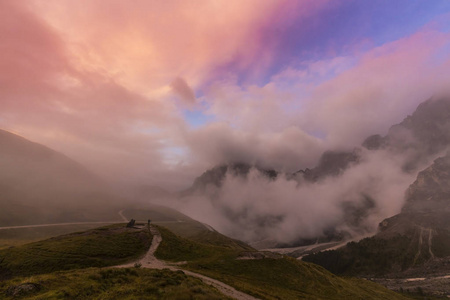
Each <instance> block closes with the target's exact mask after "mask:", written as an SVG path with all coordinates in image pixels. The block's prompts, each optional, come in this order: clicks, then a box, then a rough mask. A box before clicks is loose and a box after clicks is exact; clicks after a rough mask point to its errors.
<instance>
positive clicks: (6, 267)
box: [0, 225, 151, 279]
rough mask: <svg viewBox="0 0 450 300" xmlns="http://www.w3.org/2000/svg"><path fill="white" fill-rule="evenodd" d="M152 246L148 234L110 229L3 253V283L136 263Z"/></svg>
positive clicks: (0, 271)
mask: <svg viewBox="0 0 450 300" xmlns="http://www.w3.org/2000/svg"><path fill="white" fill-rule="evenodd" d="M150 243H151V236H150V234H149V233H148V231H147V230H141V229H133V228H125V226H124V225H111V226H106V227H100V228H97V229H93V230H88V231H84V232H78V233H72V234H67V235H62V236H59V237H54V238H50V239H47V240H43V241H39V242H34V243H30V244H26V245H22V246H18V247H13V248H9V249H3V250H0V279H5V278H11V277H14V276H26V275H34V274H43V273H50V272H54V271H59V270H69V269H81V268H89V267H105V266H112V265H118V264H121V263H123V262H127V261H130V260H134V259H136V258H138V257H139V256H141V255H143V254H144V253H145V252H146V251H147V249H148V247H149V246H150Z"/></svg>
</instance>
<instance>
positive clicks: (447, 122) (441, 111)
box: [181, 98, 450, 246]
mask: <svg viewBox="0 0 450 300" xmlns="http://www.w3.org/2000/svg"><path fill="white" fill-rule="evenodd" d="M448 147H450V98H432V99H429V100H427V101H425V102H423V103H422V104H420V105H419V106H418V107H417V109H416V111H415V112H414V113H413V114H412V115H410V116H407V117H406V118H405V119H404V120H403V121H402V122H401V123H399V124H396V125H393V126H392V127H391V128H390V130H389V132H388V134H387V135H386V136H381V135H372V136H370V137H368V138H367V139H366V140H365V141H364V142H363V143H362V147H361V148H355V149H354V150H353V151H342V150H340V151H336V150H335V151H326V152H324V153H323V155H322V156H321V158H320V160H319V162H318V163H317V165H316V166H315V167H313V168H307V169H302V170H299V171H297V172H295V173H293V174H285V173H281V172H277V171H275V170H265V169H262V168H258V167H255V166H251V165H249V164H245V163H235V164H228V165H222V166H218V167H215V168H213V169H211V170H208V171H206V172H205V173H203V174H202V175H201V176H199V177H198V178H197V179H196V180H195V182H194V184H193V186H192V187H191V189H190V190H188V191H186V192H185V193H184V194H183V195H181V196H185V195H190V194H192V193H194V192H196V193H203V195H206V198H209V199H210V200H211V202H212V203H213V205H215V206H216V208H217V209H219V210H220V209H221V210H222V212H223V215H224V216H225V217H227V218H228V219H230V220H231V221H232V222H234V221H235V220H242V219H245V218H246V216H248V215H251V212H249V210H250V209H251V207H250V208H249V207H246V208H245V210H242V211H232V210H230V209H228V208H227V207H226V205H225V206H224V205H222V206H221V205H219V204H218V201H216V200H217V199H218V197H219V195H220V189H221V188H222V185H223V182H224V179H225V178H226V176H227V174H228V175H232V176H238V177H242V178H246V177H247V176H248V174H249V172H250V170H251V169H252V168H254V169H257V170H258V171H259V172H260V173H261V174H263V175H264V176H266V177H267V178H270V179H274V180H276V179H277V178H279V177H282V178H286V179H287V180H292V181H293V184H296V185H297V186H301V185H316V186H319V185H320V184H321V183H324V182H327V181H329V180H328V179H330V178H333V177H336V178H338V177H339V176H342V175H345V174H351V173H347V172H348V171H349V170H350V169H352V168H353V167H356V166H361V164H362V163H364V159H366V158H367V157H368V156H369V155H372V154H373V155H374V156H377V155H378V156H380V155H383V157H384V156H390V157H395V158H396V159H397V160H398V161H401V167H399V168H398V171H399V172H402V171H403V172H404V174H408V175H407V176H411V177H412V174H416V173H417V172H418V171H419V170H420V169H423V167H424V166H427V165H430V164H431V163H432V161H433V160H434V159H435V158H436V157H438V156H439V155H442V154H443V153H444V151H446V149H447V148H448ZM448 161H449V159H448V158H442V159H439V160H437V161H436V162H435V163H434V164H433V166H432V167H431V168H430V169H429V170H428V169H427V170H425V171H423V172H421V173H420V174H419V176H418V177H417V180H416V182H415V183H414V184H412V185H411V187H410V188H409V190H408V192H407V198H408V201H407V204H406V205H405V207H404V208H403V211H404V212H405V213H407V212H408V213H411V212H415V213H426V212H429V211H430V210H437V209H439V210H448V209H449V208H448V206H447V205H446V203H445V199H447V198H446V197H448V195H447V193H448V192H449V191H448V189H450V187H449V186H450V185H447V182H450V180H449V179H450V174H449V173H448V172H447V169H448V165H449V164H450V163H449V162H448ZM362 176H364V175H362ZM405 176H406V175H405ZM366 190H368V191H367V192H366ZM366 190H363V189H361V190H360V191H358V194H357V195H355V194H353V195H352V196H347V194H344V195H342V194H340V195H336V197H341V198H342V199H341V198H339V199H338V198H336V200H337V201H334V203H338V205H337V209H340V210H341V211H340V214H341V215H342V217H341V220H338V221H336V222H334V223H333V224H331V225H330V226H328V227H327V228H325V229H323V232H322V234H321V235H320V236H315V237H312V238H311V237H310V236H308V237H307V238H299V239H298V240H296V241H294V242H293V243H292V245H291V246H300V245H307V244H310V243H315V242H316V241H324V242H325V241H334V240H339V239H343V238H346V237H348V236H349V234H352V235H358V234H366V233H367V232H369V231H371V230H373V226H372V225H373V223H371V224H368V222H367V220H368V219H370V218H371V217H373V216H374V214H375V213H377V212H379V211H380V210H382V209H380V207H377V203H379V202H377V201H376V200H379V199H377V198H376V193H373V191H372V190H371V189H370V188H367V189H366ZM211 191H212V192H211ZM345 197H349V199H347V198H345ZM350 197H351V198H350ZM225 201H226V199H225ZM255 201H257V199H256V200H255ZM274 201H277V199H274ZM299 201H301V195H299ZM317 201H321V199H318V200H317ZM328 204H329V203H323V205H324V206H326V205H328ZM224 207H225V208H224ZM283 219H284V216H283V215H282V214H278V215H270V214H261V215H258V218H255V221H254V223H258V222H259V223H262V224H263V225H264V224H270V226H275V225H276V224H278V223H279V222H282V221H283ZM264 226H265V225H264ZM342 230H344V231H342ZM284 246H289V244H284Z"/></svg>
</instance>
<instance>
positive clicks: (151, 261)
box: [116, 226, 258, 300]
mask: <svg viewBox="0 0 450 300" xmlns="http://www.w3.org/2000/svg"><path fill="white" fill-rule="evenodd" d="M150 232H151V234H152V235H153V239H152V244H151V246H150V249H149V250H148V251H147V253H146V254H145V256H144V257H143V258H142V259H140V260H138V261H135V262H131V263H128V264H123V265H119V266H116V268H130V267H133V266H134V265H135V264H141V267H142V268H150V269H169V270H171V271H182V272H184V273H185V274H186V275H190V276H193V277H197V278H199V279H201V280H202V281H203V282H204V283H206V284H209V285H212V286H213V287H215V288H216V289H218V290H219V291H220V292H221V293H223V294H224V295H226V296H228V297H231V298H234V299H237V300H257V299H258V298H255V297H253V296H250V295H248V294H245V293H243V292H240V291H238V290H236V289H235V288H233V287H231V286H229V285H228V284H225V283H223V282H221V281H218V280H216V279H213V278H210V277H207V276H204V275H201V274H198V273H194V272H191V271H187V270H183V269H180V268H177V267H175V266H173V265H169V264H167V263H165V262H164V261H161V260H159V259H157V258H156V257H155V255H154V254H155V251H156V249H158V246H159V244H161V242H162V237H161V234H160V232H159V231H158V229H157V228H156V227H154V226H150Z"/></svg>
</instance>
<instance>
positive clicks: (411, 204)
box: [402, 155, 450, 213]
mask: <svg viewBox="0 0 450 300" xmlns="http://www.w3.org/2000/svg"><path fill="white" fill-rule="evenodd" d="M402 211H403V212H405V213H407V212H450V155H446V156H444V157H440V158H438V159H436V160H435V161H434V163H433V164H432V165H431V166H430V167H428V168H427V169H425V170H423V171H422V172H420V173H419V175H418V176H417V179H416V181H414V183H413V184H411V186H410V187H409V188H408V190H407V191H406V203H405V205H404V207H403V210H402Z"/></svg>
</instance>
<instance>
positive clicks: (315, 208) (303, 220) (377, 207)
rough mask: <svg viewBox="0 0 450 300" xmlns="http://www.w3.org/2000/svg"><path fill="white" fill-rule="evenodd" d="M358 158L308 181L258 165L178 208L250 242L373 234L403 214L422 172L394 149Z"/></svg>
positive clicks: (229, 175) (365, 152)
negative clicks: (408, 191) (407, 193)
mask: <svg viewBox="0 0 450 300" xmlns="http://www.w3.org/2000/svg"><path fill="white" fill-rule="evenodd" d="M359 156H360V159H359V163H357V164H352V165H351V166H350V167H349V168H348V169H347V170H345V172H343V173H342V174H341V175H339V176H328V177H325V178H323V179H321V180H319V181H317V182H310V181H307V180H305V179H304V178H303V175H301V174H300V173H297V174H296V175H294V176H292V175H286V174H281V175H279V176H278V177H277V178H276V179H271V178H269V177H267V176H266V175H265V174H263V173H262V172H261V171H259V170H258V169H257V168H252V169H251V170H250V172H249V173H248V175H247V176H241V175H236V174H233V173H232V172H227V174H226V176H225V179H224V181H223V183H222V185H221V186H220V187H217V186H214V185H208V186H207V187H206V188H205V189H204V191H202V192H200V191H197V192H196V193H194V194H193V195H190V196H188V197H183V198H181V200H180V201H177V202H176V203H177V204H176V206H177V208H178V209H180V210H181V211H182V212H184V213H186V214H188V215H190V216H191V217H193V218H196V219H198V220H200V221H202V222H205V223H208V224H210V225H211V226H213V227H214V228H216V229H217V230H218V231H220V232H223V233H224V234H227V235H230V236H232V237H235V238H239V239H242V240H245V241H249V242H255V241H260V240H264V239H271V240H274V241H277V242H279V243H294V242H296V241H298V240H299V239H316V238H318V237H321V236H324V234H326V233H327V232H330V231H335V232H346V233H347V234H349V235H350V236H358V235H364V234H369V233H373V232H374V231H376V229H377V226H378V223H379V222H381V221H382V220H383V219H384V218H386V217H390V216H392V215H395V214H397V213H399V212H400V210H401V208H402V206H403V204H404V193H405V190H406V189H407V188H408V186H409V185H410V184H411V183H412V182H413V181H414V179H415V177H416V175H417V172H416V171H412V172H411V171H410V172H405V171H403V166H404V164H405V157H406V156H402V155H392V152H390V151H386V150H378V151H370V150H367V149H362V150H360V152H359ZM426 164H427V163H425V162H424V163H423V166H421V167H425V166H426ZM421 167H419V168H418V169H417V170H420V169H421Z"/></svg>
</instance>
